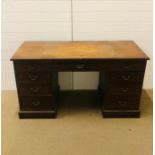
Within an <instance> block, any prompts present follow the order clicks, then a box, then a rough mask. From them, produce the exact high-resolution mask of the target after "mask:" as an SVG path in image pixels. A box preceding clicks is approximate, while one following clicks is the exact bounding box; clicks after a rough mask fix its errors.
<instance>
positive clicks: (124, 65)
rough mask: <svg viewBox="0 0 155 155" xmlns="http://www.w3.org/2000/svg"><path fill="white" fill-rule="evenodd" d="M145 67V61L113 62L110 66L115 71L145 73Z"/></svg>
mask: <svg viewBox="0 0 155 155" xmlns="http://www.w3.org/2000/svg"><path fill="white" fill-rule="evenodd" d="M145 65H146V61H145V60H117V61H116V60H113V61H111V62H110V65H109V66H110V69H111V70H115V71H144V70H145Z"/></svg>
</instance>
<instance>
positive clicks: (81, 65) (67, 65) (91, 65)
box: [51, 61, 108, 71]
mask: <svg viewBox="0 0 155 155" xmlns="http://www.w3.org/2000/svg"><path fill="white" fill-rule="evenodd" d="M51 68H52V70H56V71H100V70H106V69H107V68H108V65H107V62H106V61H105V62H98V61H93V62H89V61H88V62H87V61H84V62H83V61H82V62H80V61H74V62H59V63H52V64H51Z"/></svg>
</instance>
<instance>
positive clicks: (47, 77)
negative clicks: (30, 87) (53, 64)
mask: <svg viewBox="0 0 155 155" xmlns="http://www.w3.org/2000/svg"><path fill="white" fill-rule="evenodd" d="M16 79H17V81H18V82H24V83H32V82H33V83H38V82H39V83H47V82H48V83H50V82H52V73H39V72H18V73H17V74H16Z"/></svg>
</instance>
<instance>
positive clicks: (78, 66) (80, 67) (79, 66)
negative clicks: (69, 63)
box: [76, 65, 85, 69]
mask: <svg viewBox="0 0 155 155" xmlns="http://www.w3.org/2000/svg"><path fill="white" fill-rule="evenodd" d="M84 67H85V65H77V66H76V68H77V69H83V68H84Z"/></svg>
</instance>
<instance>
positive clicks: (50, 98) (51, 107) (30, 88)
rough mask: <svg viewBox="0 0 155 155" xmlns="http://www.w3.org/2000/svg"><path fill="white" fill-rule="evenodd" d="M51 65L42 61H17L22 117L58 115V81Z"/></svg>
mask: <svg viewBox="0 0 155 155" xmlns="http://www.w3.org/2000/svg"><path fill="white" fill-rule="evenodd" d="M49 66H50V65H49V64H48V63H45V62H40V61H24V62H23V61H22V62H21V61H20V62H18V61H15V62H14V69H15V75H16V82H17V89H18V96H19V103H20V112H19V116H20V118H35V117H36V118H39V117H41V118H44V117H45V118H48V117H56V112H57V107H56V93H57V88H58V81H57V78H55V77H56V76H57V73H56V72H51V70H50V67H49Z"/></svg>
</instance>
